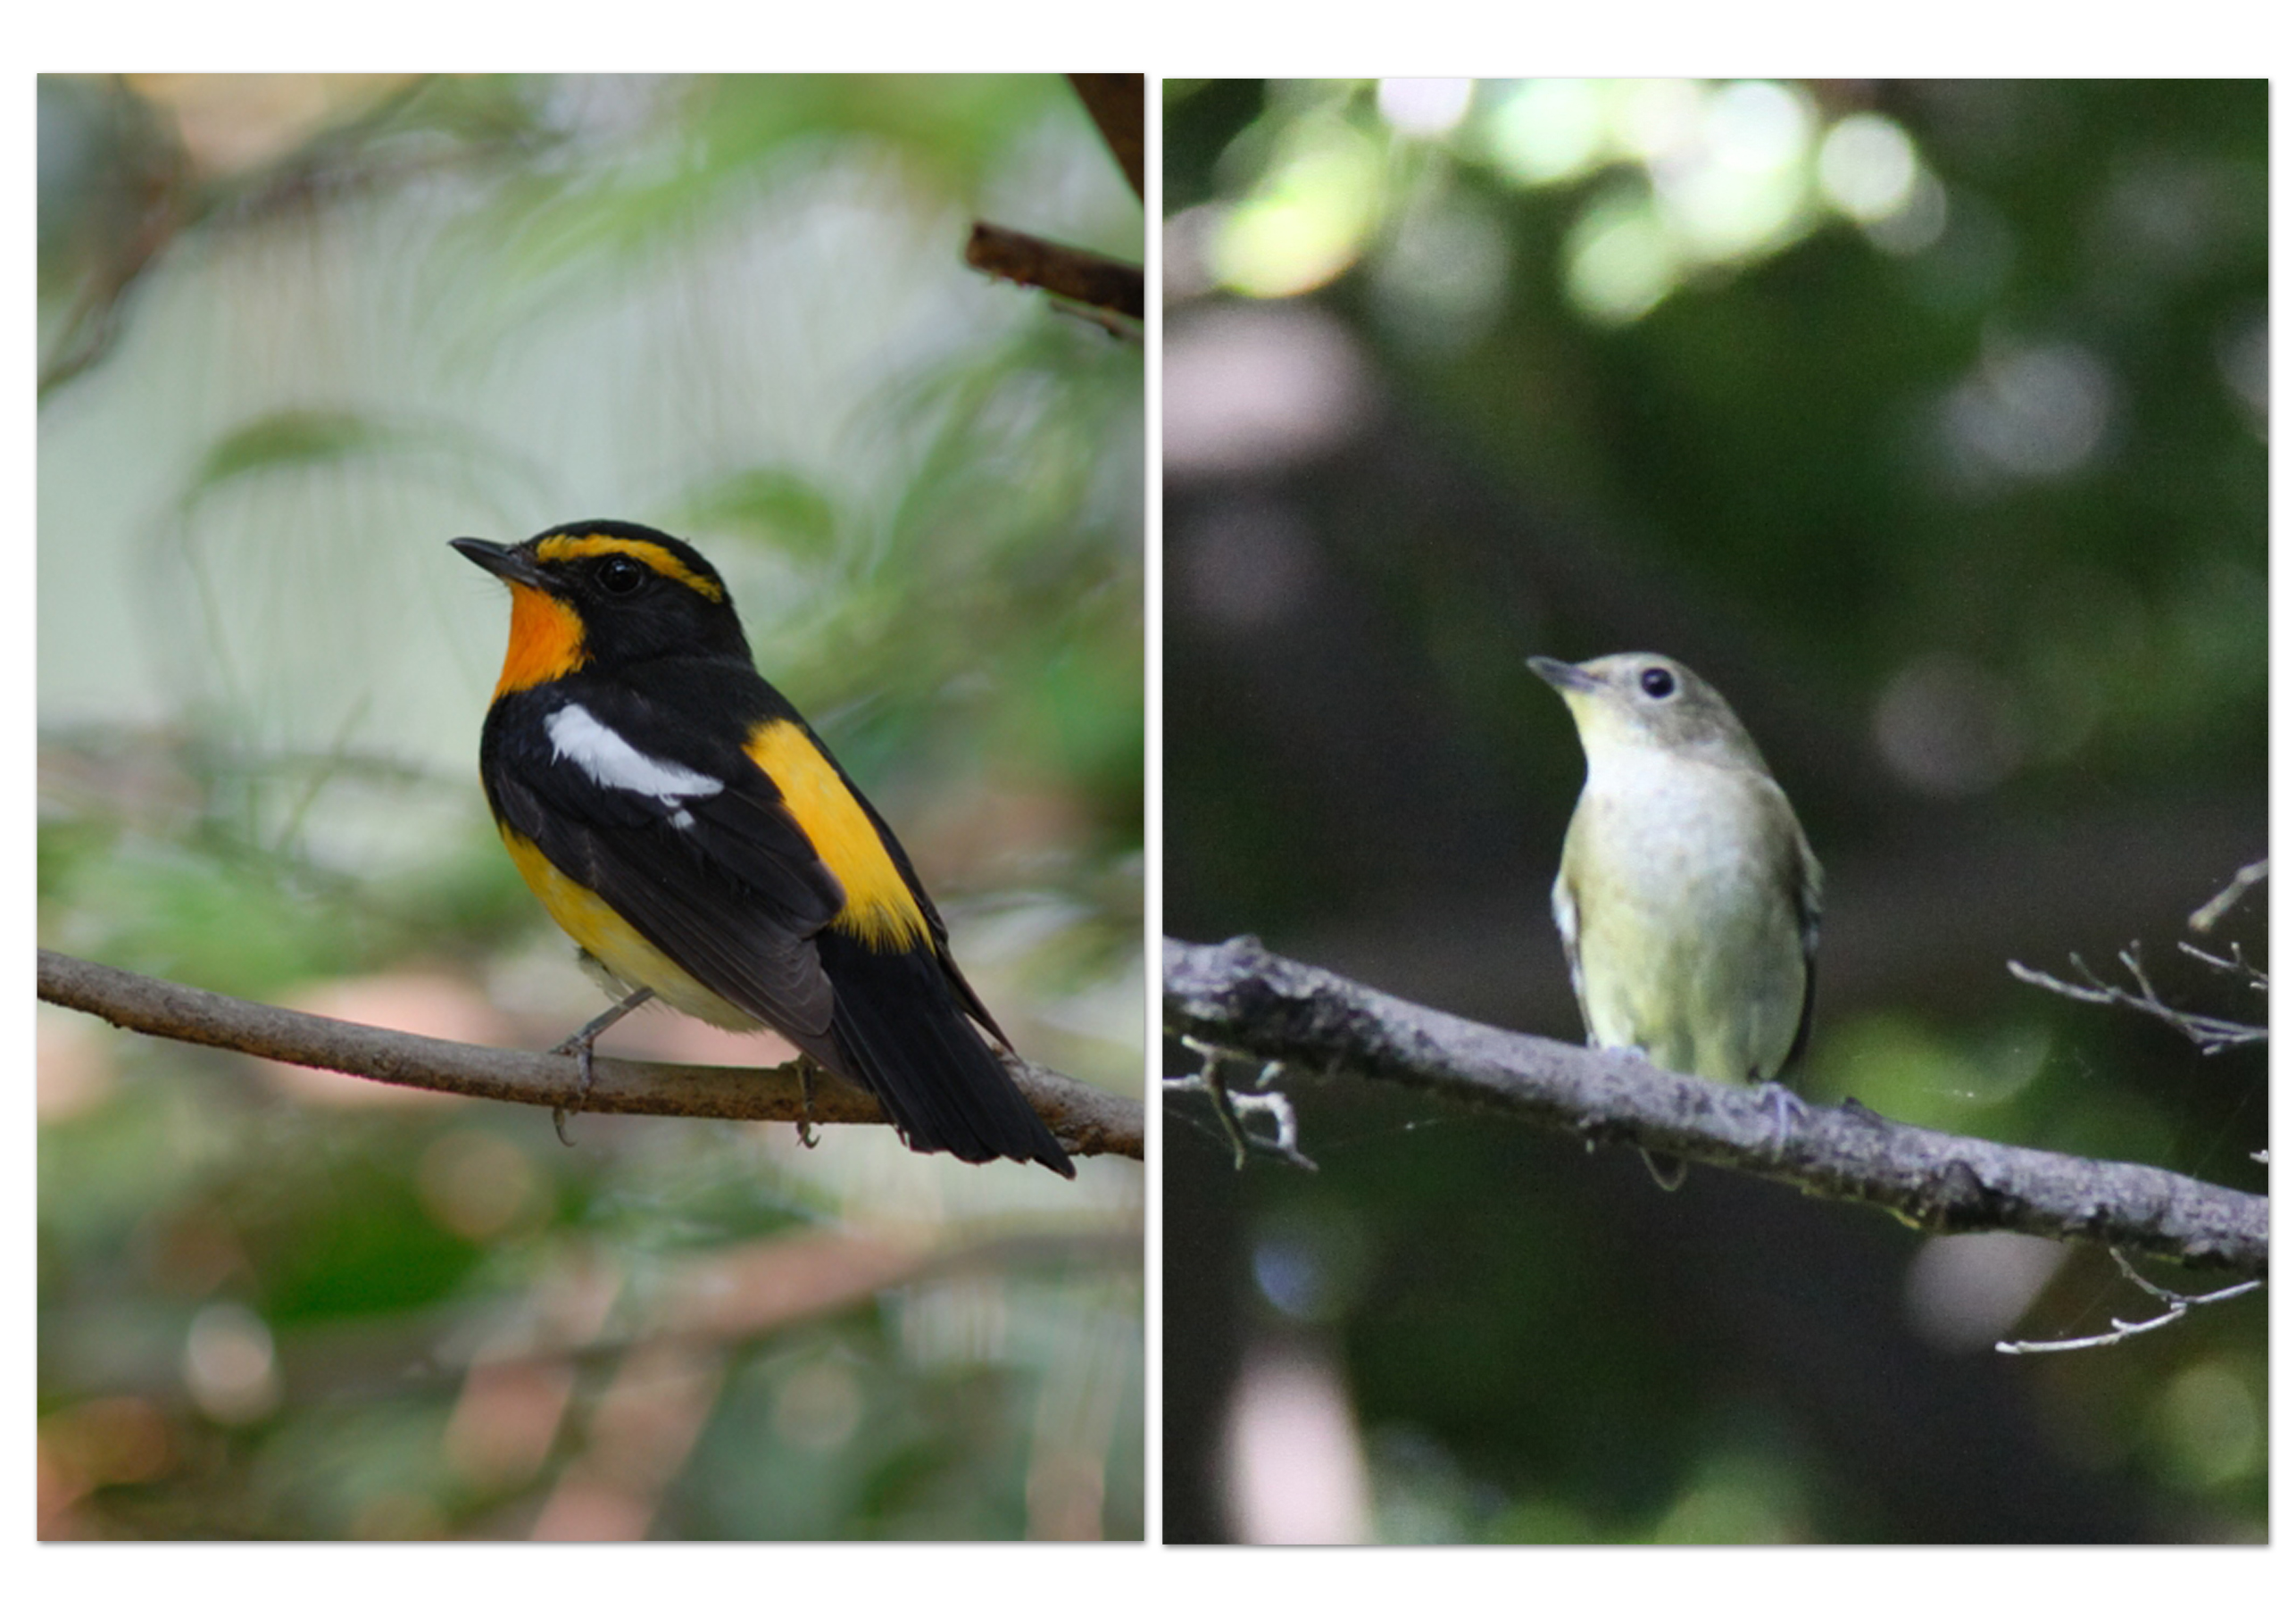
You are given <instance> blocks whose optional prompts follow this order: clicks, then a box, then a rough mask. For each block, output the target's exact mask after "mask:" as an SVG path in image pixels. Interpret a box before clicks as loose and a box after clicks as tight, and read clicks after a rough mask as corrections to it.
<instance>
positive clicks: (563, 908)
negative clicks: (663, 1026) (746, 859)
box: [498, 826, 764, 1032]
mask: <svg viewBox="0 0 2296 1624" xmlns="http://www.w3.org/2000/svg"><path fill="white" fill-rule="evenodd" d="M498 832H499V833H500V834H501V835H502V837H503V845H506V846H508V847H509V848H510V854H511V861H512V862H514V863H516V864H518V871H519V873H520V875H521V876H522V877H523V878H524V879H525V880H526V883H527V887H528V889H529V890H531V891H532V892H533V893H534V894H535V895H536V896H537V897H539V898H540V899H541V901H542V905H543V906H544V907H545V908H547V909H548V910H549V911H550V917H551V918H552V919H553V920H557V921H558V928H559V929H561V930H563V931H564V932H565V933H566V934H567V935H568V936H570V937H573V938H574V939H575V941H577V942H578V943H579V944H580V945H582V946H583V947H584V948H586V949H587V950H588V952H589V954H590V955H591V956H592V957H593V958H595V959H596V960H597V961H598V962H600V963H602V964H603V965H604V966H605V967H606V968H607V969H608V970H611V971H613V972H614V974H615V975H617V976H619V977H620V978H621V979H622V980H624V981H625V982H627V983H628V984H629V985H630V986H631V987H652V988H653V995H654V996H655V997H657V998H659V999H661V1001H662V1002H663V1003H664V1004H669V1005H670V1008H672V1009H674V1010H681V1011H683V1012H685V1013H686V1014H688V1015H693V1016H696V1017H698V1018H700V1019H701V1020H706V1021H708V1022H709V1023H710V1024H711V1026H718V1027H724V1028H726V1029H728V1030H730V1031H736V1032H747V1031H753V1030H755V1029H757V1028H758V1027H760V1026H761V1025H763V1024H764V1023H763V1022H762V1021H761V1020H758V1019H757V1018H756V1017H755V1016H753V1015H752V1014H750V1013H749V1012H747V1011H745V1010H743V1009H740V1008H739V1007H737V1006H736V1005H734V1004H728V1003H727V1002H726V1000H724V999H723V998H720V997H719V996H718V995H717V994H715V993H713V992H711V990H710V989H709V988H708V987H704V986H703V984H702V983H701V982H699V981H697V980H695V979H694V978H693V977H692V976H689V975H687V974H686V971H685V970H682V969H681V968H679V967H678V964H677V963H676V962H673V961H672V960H671V959H670V957H669V956H668V955H667V954H664V953H662V952H661V949H659V948H657V947H656V946H654V945H653V943H651V942H649V941H647V940H646V939H645V937H643V936H641V935H639V934H638V932H637V930H636V928H635V927H634V926H632V925H631V924H630V923H629V921H628V920H625V919H623V918H622V916H621V915H620V914H619V913H616V912H614V911H613V910H612V909H611V908H609V907H608V906H606V904H605V899H604V898H603V897H601V896H600V895H598V894H597V893H596V892H595V891H593V890H591V889H590V888H589V887H586V886H584V885H581V884H579V883H578V882H577V881H575V880H573V879H569V878H568V877H567V876H566V875H565V874H564V873H563V872H562V870H560V869H559V868H558V867H557V865H556V864H554V863H553V862H551V861H550V859H549V858H547V857H545V856H544V855H543V854H542V848H541V847H539V846H537V845H535V844H534V842H533V841H531V840H528V838H527V837H525V836H523V835H521V834H520V833H518V832H517V831H516V830H515V829H510V828H508V827H507V826H498Z"/></svg>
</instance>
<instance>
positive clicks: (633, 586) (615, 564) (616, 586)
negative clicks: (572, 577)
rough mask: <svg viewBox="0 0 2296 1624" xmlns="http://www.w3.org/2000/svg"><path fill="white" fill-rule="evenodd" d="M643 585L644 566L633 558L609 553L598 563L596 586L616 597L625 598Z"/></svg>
mask: <svg viewBox="0 0 2296 1624" xmlns="http://www.w3.org/2000/svg"><path fill="white" fill-rule="evenodd" d="M598 585H600V586H601V587H604V588H605V589H606V590H607V591H609V592H611V593H612V594H613V595H615V596H616V597H627V596H628V595H630V594H631V593H633V592H636V590H637V589H638V588H639V587H642V586H644V585H645V565H644V564H642V563H640V562H637V560H636V559H635V558H625V557H624V556H622V555H621V554H619V553H609V554H606V556H605V557H603V558H602V559H600V560H599V561H598Z"/></svg>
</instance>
